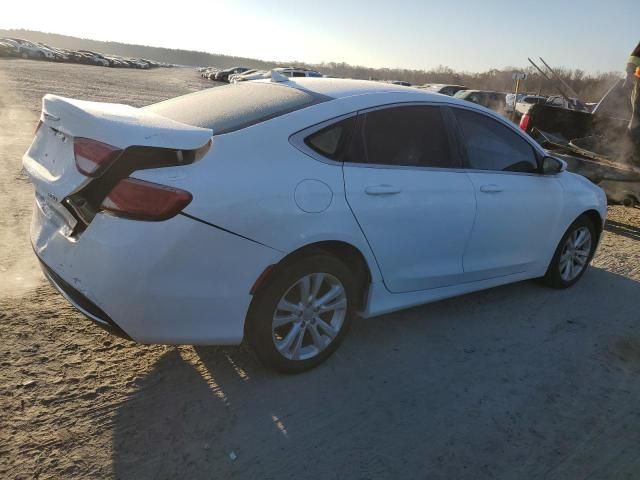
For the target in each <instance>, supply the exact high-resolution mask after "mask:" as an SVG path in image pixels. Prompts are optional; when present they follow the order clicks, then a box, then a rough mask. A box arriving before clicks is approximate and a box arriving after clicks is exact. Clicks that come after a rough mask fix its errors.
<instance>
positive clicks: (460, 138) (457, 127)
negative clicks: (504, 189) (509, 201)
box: [447, 104, 548, 176]
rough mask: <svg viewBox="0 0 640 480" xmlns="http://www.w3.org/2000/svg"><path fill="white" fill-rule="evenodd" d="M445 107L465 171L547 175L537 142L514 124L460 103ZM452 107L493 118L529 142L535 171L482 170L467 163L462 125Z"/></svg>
mask: <svg viewBox="0 0 640 480" xmlns="http://www.w3.org/2000/svg"><path fill="white" fill-rule="evenodd" d="M447 107H449V108H450V112H451V121H452V122H453V124H452V128H453V129H454V131H455V133H456V136H457V143H458V145H459V149H460V154H461V155H462V165H463V168H464V170H465V171H467V172H469V173H494V174H495V173H500V174H505V175H533V176H548V175H545V174H544V173H543V171H542V159H543V158H544V155H542V154H541V152H540V150H539V148H540V147H539V146H538V145H537V144H534V142H533V141H531V140H530V139H529V138H528V137H525V136H524V135H522V134H521V133H520V132H519V131H518V130H517V129H516V127H515V126H513V125H510V124H509V123H507V122H506V121H504V120H503V119H501V118H495V117H493V116H492V115H487V114H486V113H485V112H482V111H480V110H477V109H474V108H467V107H466V106H462V105H452V104H449V105H447ZM454 109H460V110H466V111H469V112H471V113H475V114H477V115H482V116H484V117H486V118H488V119H490V120H493V121H494V122H496V123H498V124H500V125H503V126H504V127H506V128H507V129H510V130H511V131H512V132H513V133H514V134H515V135H517V136H518V137H519V138H521V139H522V140H523V141H524V142H526V143H527V144H529V146H530V147H531V150H533V155H534V157H535V159H536V163H537V165H538V168H537V170H536V171H535V172H512V171H508V170H482V169H478V168H472V167H471V165H470V164H469V157H468V155H467V147H466V142H465V137H464V132H463V131H462V127H461V126H460V124H459V123H458V119H457V118H456V115H455V111H454Z"/></svg>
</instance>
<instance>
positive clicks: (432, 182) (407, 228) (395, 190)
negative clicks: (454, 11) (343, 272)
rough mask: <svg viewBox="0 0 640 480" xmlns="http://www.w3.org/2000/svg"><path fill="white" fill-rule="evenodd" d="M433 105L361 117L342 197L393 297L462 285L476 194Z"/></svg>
mask: <svg viewBox="0 0 640 480" xmlns="http://www.w3.org/2000/svg"><path fill="white" fill-rule="evenodd" d="M446 119H447V117H446V116H444V115H443V112H442V110H441V108H440V107H437V106H433V105H423V104H421V105H403V106H397V105H396V106H389V107H385V108H380V109H375V110H372V111H367V112H360V114H359V115H358V120H357V126H356V129H355V133H354V136H353V140H352V142H351V149H350V153H349V155H348V158H347V159H346V160H345V162H344V165H343V170H344V181H345V194H346V198H347V202H348V204H349V206H350V207H351V210H352V211H353V214H354V215H355V217H356V219H357V221H358V223H359V225H360V227H361V229H362V231H363V233H364V235H365V237H366V238H367V241H368V242H369V244H370V246H371V249H372V251H373V253H374V255H375V258H376V260H377V262H378V265H379V267H380V270H381V272H382V276H383V279H384V283H385V285H386V287H387V289H388V290H389V291H391V292H394V293H398V292H409V291H418V290H425V289H430V288H436V287H442V286H446V285H453V284H456V283H459V282H460V281H462V278H463V276H464V271H463V268H462V255H463V253H464V248H465V246H466V244H467V241H468V239H469V235H470V233H471V229H472V226H473V219H474V215H475V202H476V201H475V194H474V191H473V185H472V184H471V181H470V180H469V177H468V176H467V175H466V174H465V173H464V171H463V170H460V169H459V167H460V166H461V164H460V159H459V155H458V154H457V149H456V148H453V147H454V144H453V138H452V137H450V135H449V134H450V133H452V132H450V130H449V129H448V128H447V127H446V126H445V125H446V123H445V121H446Z"/></svg>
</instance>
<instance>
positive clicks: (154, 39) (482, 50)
mask: <svg viewBox="0 0 640 480" xmlns="http://www.w3.org/2000/svg"><path fill="white" fill-rule="evenodd" d="M92 4H93V5H96V7H92V6H91V5H92ZM98 5H99V6H100V8H98ZM107 5H108V8H105V6H107ZM0 28H25V29H30V30H40V31H45V32H52V33H60V34H65V35H72V36H78V37H84V38H91V39H95V40H111V41H118V42H124V43H134V44H143V45H152V46H158V47H168V48H182V49H187V50H200V51H206V52H211V53H219V54H225V55H235V56H243V57H250V58H259V59H263V60H276V61H292V60H298V61H304V62H308V63H320V62H323V61H325V62H329V61H336V62H347V63H350V64H354V65H365V66H369V67H400V68H411V69H430V68H435V67H437V66H439V65H445V66H449V67H451V68H453V69H455V70H460V71H469V72H477V71H485V70H488V69H490V68H502V67H506V66H528V62H527V57H532V58H533V59H535V58H537V57H539V56H541V57H543V58H544V59H545V60H546V61H547V62H548V63H549V64H551V65H553V66H566V67H570V68H580V69H582V70H585V71H587V72H589V73H594V72H598V71H602V72H605V71H623V70H624V66H625V63H626V59H627V57H628V55H629V53H630V52H631V50H632V49H633V47H635V45H636V44H637V43H638V42H639V41H640V0H582V1H575V0H555V1H552V0H537V1H527V0H522V1H520V2H515V1H513V0H512V1H505V0H456V1H445V0H440V1H434V0H406V1H402V0H396V1H394V0H386V1H379V0H351V1H350V0H342V1H336V0H321V1H318V0H316V1H308V0H285V1H277V0H271V1H259V0H232V1H228V2H220V1H216V0H208V1H199V0H179V1H167V0H157V1H155V2H142V1H135V0H109V1H108V2H104V1H101V2H92V1H91V0H89V1H87V0H84V1H64V0H59V1H55V2H51V0H29V1H28V2H26V3H24V2H16V1H8V2H5V5H3V7H2V15H1V16H0Z"/></svg>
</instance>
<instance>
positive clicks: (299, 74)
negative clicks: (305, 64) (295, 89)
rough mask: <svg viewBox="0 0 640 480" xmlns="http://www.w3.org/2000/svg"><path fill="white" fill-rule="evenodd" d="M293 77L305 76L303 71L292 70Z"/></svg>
mask: <svg viewBox="0 0 640 480" xmlns="http://www.w3.org/2000/svg"><path fill="white" fill-rule="evenodd" d="M292 76H294V77H305V76H306V75H305V73H304V72H293V75H292Z"/></svg>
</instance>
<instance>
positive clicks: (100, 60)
mask: <svg viewBox="0 0 640 480" xmlns="http://www.w3.org/2000/svg"><path fill="white" fill-rule="evenodd" d="M78 52H80V53H82V54H83V55H85V56H86V57H87V58H88V59H89V61H88V62H87V63H91V64H93V65H100V66H103V67H108V66H110V65H111V63H110V62H109V60H107V59H106V58H104V57H103V56H102V55H101V54H99V53H95V52H92V51H90V50H78Z"/></svg>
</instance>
